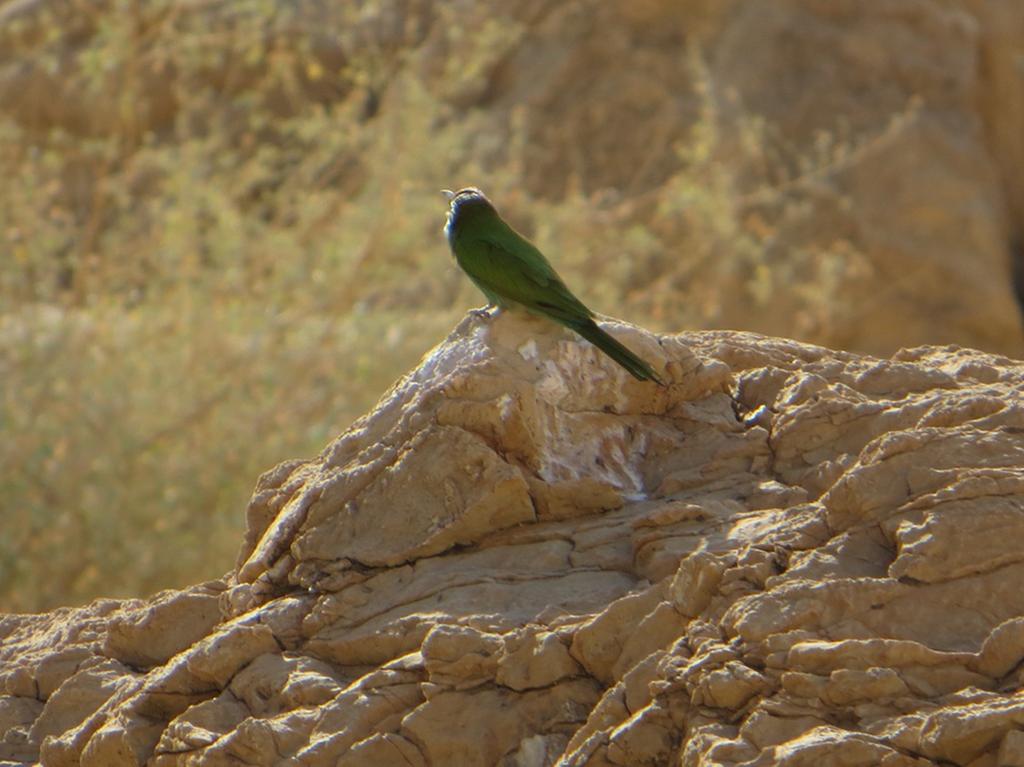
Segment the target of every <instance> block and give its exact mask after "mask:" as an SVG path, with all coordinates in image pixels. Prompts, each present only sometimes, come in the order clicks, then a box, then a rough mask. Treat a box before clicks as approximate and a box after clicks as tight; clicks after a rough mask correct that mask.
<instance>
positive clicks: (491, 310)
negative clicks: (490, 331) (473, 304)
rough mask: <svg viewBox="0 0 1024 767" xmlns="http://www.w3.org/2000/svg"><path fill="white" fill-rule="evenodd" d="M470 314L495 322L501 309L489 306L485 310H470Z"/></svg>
mask: <svg viewBox="0 0 1024 767" xmlns="http://www.w3.org/2000/svg"><path fill="white" fill-rule="evenodd" d="M469 313H470V314H472V315H473V316H474V317H477V318H479V319H481V320H493V319H494V318H495V317H497V316H498V315H499V314H500V313H501V307H500V306H496V305H495V304H487V306H485V307H484V308H483V309H470V310H469Z"/></svg>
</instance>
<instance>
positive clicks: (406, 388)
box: [0, 313, 1024, 767]
mask: <svg viewBox="0 0 1024 767" xmlns="http://www.w3.org/2000/svg"><path fill="white" fill-rule="evenodd" d="M610 327H611V329H612V331H613V332H616V333H622V334H623V335H627V334H628V336H629V339H630V342H631V343H632V344H634V345H635V346H636V347H637V348H638V349H640V350H642V352H643V353H644V354H645V356H647V357H648V358H649V359H650V361H651V362H652V364H654V365H655V367H656V368H657V369H658V370H659V371H662V372H664V374H665V376H666V377H667V378H668V379H670V385H669V386H668V387H665V388H661V387H658V386H656V385H654V384H651V383H640V382H636V381H634V380H633V379H631V378H629V377H628V376H627V375H626V374H625V373H624V372H622V371H621V370H619V369H618V368H617V367H616V366H615V365H614V364H613V363H611V362H610V361H608V360H606V359H604V358H603V357H600V356H597V355H596V354H594V353H592V352H591V351H590V350H588V349H587V348H586V346H585V344H584V342H582V341H579V340H577V339H575V337H573V336H571V335H569V334H568V333H567V332H565V331H562V330H559V329H557V328H554V327H551V326H549V325H546V324H544V323H542V322H538V321H537V320H534V319H532V318H529V317H524V316H520V315H517V314H516V313H506V314H503V315H501V316H499V317H497V318H493V319H490V320H482V319H479V318H475V317H470V318H467V319H466V320H465V321H464V322H463V323H462V324H461V325H460V326H459V327H458V328H457V329H456V330H455V331H454V332H453V334H452V335H451V337H450V338H449V339H448V340H447V341H446V342H445V343H444V344H442V345H441V346H439V347H438V348H437V349H436V350H434V351H433V352H432V353H431V354H430V355H428V356H427V357H426V358H425V359H424V361H423V362H422V363H421V365H420V367H419V368H418V369H417V370H415V371H413V372H412V373H411V374H410V375H409V376H407V377H406V378H405V379H403V380H402V381H400V382H399V383H398V384H397V385H396V386H395V387H394V388H393V389H392V390H391V391H390V392H389V393H388V394H387V395H386V396H385V398H384V399H383V400H382V401H381V403H380V405H379V406H378V408H377V409H376V410H374V411H373V412H372V413H371V414H369V415H368V416H366V417H365V418H364V419H362V420H361V421H360V422H358V423H357V424H356V425H355V426H354V427H353V429H352V430H351V431H350V432H348V433H346V434H345V435H342V436H341V437H339V438H338V440H337V441H335V442H334V443H332V444H331V445H330V446H328V447H327V448H326V449H325V450H324V452H323V453H322V454H321V455H320V456H319V457H317V458H315V459H313V460H311V461H307V462H290V463H289V464H287V465H286V466H285V467H284V468H282V469H280V470H275V471H272V472H269V473H268V474H266V475H264V477H263V478H262V480H261V483H260V487H259V488H258V489H257V492H256V495H255V496H254V500H253V502H252V504H251V505H250V513H249V517H248V518H249V522H250V525H252V529H250V530H249V532H248V534H247V536H246V542H245V544H244V546H243V552H242V556H241V557H240V560H239V568H238V570H237V571H236V572H235V573H233V574H231V575H230V576H229V577H228V579H227V583H225V584H204V585H201V586H197V587H195V588H193V589H191V590H188V591H184V592H166V593H163V594H159V595H157V596H156V597H154V598H153V599H152V600H150V601H149V602H146V601H142V600H131V601H126V602H117V601H114V600H104V601H101V602H97V603H95V604H93V605H89V606H87V607H84V608H79V609H76V610H66V609H65V610H58V611H54V612H53V613H50V614H47V615H41V616H6V617H4V618H2V619H0V637H2V640H3V641H2V642H0V725H2V726H3V733H2V737H0V748H2V749H3V750H2V752H0V754H2V757H3V758H5V759H9V760H10V759H16V760H21V761H23V762H30V761H33V760H35V759H37V758H38V759H39V760H40V761H41V762H42V763H43V764H44V765H76V764H80V765H86V766H88V765H136V764H143V763H146V764H151V765H154V767H174V766H176V765H221V764H224V765H228V764H235V765H237V764H249V765H278V764H281V765H291V767H299V766H300V765H308V766H310V767H313V766H315V765H337V764H342V765H349V766H350V767H354V766H357V765H390V764H394V765H409V764H413V765H423V766H424V767H429V765H441V764H444V765H449V764H459V765H463V764H464V765H474V764H481V765H492V764H502V765H529V766H530V767H533V766H534V765H553V764H560V765H565V766H567V767H568V766H569V765H577V766H580V767H582V766H583V765H588V766H589V767H596V765H661V764H680V765H693V766H694V767H712V765H715V766H718V765H721V767H727V766H728V767H731V766H734V765H741V764H742V765H747V766H748V767H749V766H750V765H764V766H765V767H767V766H768V765H792V766H794V767H795V766H796V765H808V766H809V765H815V766H817V765H851V764H852V765H865V766H866V765H895V766H897V767H903V766H904V765H905V766H907V767H910V766H911V765H914V766H915V767H916V766H917V765H927V764H939V763H943V764H955V765H964V766H966V765H973V766H974V767H977V766H978V765H989V764H990V765H999V764H1008V765H1012V764H1017V763H1020V762H1021V756H1020V755H1021V753H1024V748H1022V745H1021V744H1022V742H1024V741H1022V739H1021V736H1020V733H1021V732H1024V703H1022V702H1021V700H1019V698H1021V691H1022V690H1024V674H1022V672H1021V671H1020V665H1021V660H1022V658H1024V628H1022V625H1024V617H1022V616H1024V558H1022V557H1020V556H1018V555H1017V552H1016V547H1015V543H1016V541H1017V540H1018V539H1019V537H1020V536H1019V535H1017V533H1018V532H1019V529H1020V526H1021V522H1020V518H1024V482H1022V481H1021V480H1020V474H1019V468H1018V467H1019V466H1021V465H1024V462H1022V460H1021V459H1022V458H1024V415H1022V412H1024V409H1022V408H1020V407H1018V406H1017V402H1016V400H1017V398H1018V396H1019V394H1018V392H1019V391H1021V390H1022V389H1024V365H1020V364H1017V363H1014V362H1012V361H1010V360H1007V359H1004V358H999V357H994V356H991V355H986V354H983V353H980V352H971V351H968V350H961V349H936V348H926V349H917V350H909V351H905V352H902V353H901V354H900V355H899V356H898V359H895V360H877V359H869V358H865V357H859V356H857V355H853V354H847V353H835V352H830V351H828V350H826V349H822V348H820V347H811V346H803V345H800V344H797V343H794V342H790V341H783V340H779V339H769V338H763V337H758V336H752V335H746V334H741V333H729V332H702V333H691V334H686V335H682V336H677V337H675V338H673V339H657V338H655V337H654V336H651V335H646V334H644V333H642V332H641V331H639V330H637V329H633V328H625V327H624V326H617V325H611V326H610ZM526 346H528V347H529V354H526V355H525V356H524V354H523V351H522V350H523V349H524V347H526ZM441 434H444V435H448V436H447V437H445V438H444V439H440V438H439V436H438V435H441ZM449 477H450V478H451V482H450V483H447V484H446V482H445V480H446V478H449ZM488 483H489V484H488ZM495 487H498V488H504V489H499V490H495V489H494V488H495ZM397 488H402V492H401V493H400V494H397V495H396V492H397V490H396V489H397ZM439 488H440V489H439ZM444 488H447V490H445V489H444ZM552 488H561V489H558V490H552ZM571 488H576V489H577V490H578V495H577V494H575V493H574V491H572V490H571ZM577 497H578V499H579V506H578V507H573V506H572V503H573V499H574V498H577ZM524 504H525V505H524ZM525 507H529V509H528V513H521V511H517V509H523V508H525ZM270 509H275V510H276V511H274V512H273V513H271V511H270ZM418 509H422V510H423V513H424V515H426V516H425V517H424V518H423V519H419V518H417V517H416V512H417V510H418ZM336 518H340V519H341V520H342V521H338V519H336ZM371 520H372V522H373V524H372V525H371V524H369V522H370V521H371ZM341 531H344V532H343V534H342V532H341ZM392 531H393V533H394V535H393V537H389V536H391V532H392ZM410 531H418V532H410ZM321 535H322V536H323V537H322V539H321V538H320V537H319V536H321ZM417 536H419V538H417ZM424 541H429V546H426V548H424ZM314 554H315V556H314ZM214 603H217V605H218V606H219V610H222V611H223V613H222V614H221V613H217V614H216V615H215V614H214V613H213V612H212V609H211V608H212V605H213V604H214Z"/></svg>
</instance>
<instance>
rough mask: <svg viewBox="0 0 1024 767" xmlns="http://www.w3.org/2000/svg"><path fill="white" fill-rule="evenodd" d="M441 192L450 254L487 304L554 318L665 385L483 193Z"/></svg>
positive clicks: (631, 371)
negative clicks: (604, 327)
mask: <svg viewBox="0 0 1024 767" xmlns="http://www.w3.org/2000/svg"><path fill="white" fill-rule="evenodd" d="M443 194H444V195H445V196H446V197H447V198H448V200H449V202H450V206H449V208H448V221H447V223H446V224H445V227H444V233H445V235H446V236H447V237H448V244H449V245H450V246H451V249H452V255H454V256H455V260H456V261H457V262H458V264H459V266H460V267H461V268H462V271H464V272H465V273H466V274H467V275H469V279H471V280H473V282H474V283H475V284H476V286H477V287H478V288H480V290H482V291H483V294H484V295H485V296H487V301H488V304H489V306H496V307H498V308H499V309H500V308H504V307H506V306H509V305H516V306H521V307H523V308H524V309H526V310H527V311H528V312H530V313H532V314H537V315H540V316H541V317H547V318H548V319H550V320H554V321H555V322H557V323H558V324H559V325H564V326H565V327H567V328H569V329H570V330H574V331H576V332H577V333H579V334H580V335H581V336H583V337H584V338H585V339H587V340H588V341H590V343H592V344H594V346H596V347H597V348H598V349H600V350H601V351H603V352H604V353H605V354H607V355H608V356H609V357H611V358H612V359H613V360H615V361H616V362H617V363H619V365H621V366H622V367H623V368H625V369H626V371H628V372H629V374H630V375H632V376H633V377H634V378H636V379H639V380H641V381H654V382H655V383H658V384H661V385H662V386H664V383H663V382H662V380H661V379H660V378H658V376H657V375H655V373H654V371H653V370H651V367H650V365H648V364H647V363H646V362H644V361H643V360H642V359H640V358H639V357H637V356H636V355H635V354H633V352H631V351H630V350H629V349H627V348H626V347H625V346H623V345H622V344H620V343H619V342H618V341H616V340H615V339H614V338H612V337H611V336H610V335H608V334H607V333H606V332H604V331H603V330H601V328H599V327H598V326H597V323H596V322H594V313H593V312H592V311H590V309H588V308H587V307H586V306H584V304H583V302H582V301H580V300H579V299H578V298H576V296H574V295H573V294H572V292H571V291H570V290H569V288H567V287H566V286H565V283H564V282H562V279H561V278H560V277H559V276H558V274H557V273H556V272H555V270H554V268H552V266H551V264H550V263H548V260H547V259H546V258H544V254H543V253H541V252H540V251H539V250H537V248H536V247H534V245H533V244H532V243H531V242H530V241H529V240H527V239H526V238H525V237H523V236H522V235H521V234H519V232H517V231H516V230H515V229H513V228H512V227H511V226H509V225H508V224H506V223H505V222H504V221H503V220H502V218H501V216H499V215H498V211H497V210H495V208H494V206H493V205H492V204H491V201H490V200H488V199H487V197H486V196H485V195H484V193H483V192H481V191H480V190H479V189H477V188H475V187H467V188H466V189H460V190H459V191H458V192H452V191H449V190H447V189H445V190H443Z"/></svg>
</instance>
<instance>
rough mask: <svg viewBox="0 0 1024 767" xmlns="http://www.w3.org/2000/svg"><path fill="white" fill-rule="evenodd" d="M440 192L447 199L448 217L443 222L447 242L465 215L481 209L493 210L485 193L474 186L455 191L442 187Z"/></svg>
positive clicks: (470, 214)
mask: <svg viewBox="0 0 1024 767" xmlns="http://www.w3.org/2000/svg"><path fill="white" fill-rule="evenodd" d="M441 194H443V195H444V196H445V198H446V199H447V200H448V218H447V220H446V221H445V224H444V233H445V236H446V237H447V238H448V241H449V242H451V239H452V235H453V233H454V231H455V229H456V228H458V226H459V224H460V222H461V221H463V220H464V219H465V218H466V217H467V216H472V215H473V213H474V212H477V211H482V210H490V211H494V206H493V205H491V201H490V200H488V199H487V195H485V194H484V193H483V192H481V191H480V190H479V189H477V188H476V187H475V186H467V187H465V188H464V189H460V190H459V191H457V192H453V191H451V190H450V189H442V190H441Z"/></svg>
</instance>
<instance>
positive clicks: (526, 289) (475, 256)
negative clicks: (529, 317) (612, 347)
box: [456, 227, 593, 323]
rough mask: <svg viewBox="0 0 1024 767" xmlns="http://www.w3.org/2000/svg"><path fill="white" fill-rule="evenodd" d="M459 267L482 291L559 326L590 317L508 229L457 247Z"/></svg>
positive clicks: (537, 256) (537, 255) (540, 258)
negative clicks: (551, 320)
mask: <svg viewBox="0 0 1024 767" xmlns="http://www.w3.org/2000/svg"><path fill="white" fill-rule="evenodd" d="M456 255H457V257H458V260H459V264H460V266H462V268H463V270H465V272H466V274H468V275H469V276H470V277H471V278H472V280H473V281H474V282H475V283H476V284H477V285H478V286H479V287H480V288H481V289H482V290H483V291H484V293H493V294H495V295H497V296H499V297H500V298H502V299H504V300H506V301H513V302H515V303H518V304H522V305H523V306H524V307H526V308H527V309H530V310H531V311H534V312H537V313H539V314H544V315H546V316H548V317H551V318H552V319H554V320H557V321H559V322H562V323H574V322H578V321H580V320H582V319H586V318H588V317H591V316H593V313H592V312H591V311H590V310H589V309H588V308H587V307H586V306H585V305H584V304H583V302H582V301H580V300H579V299H578V298H576V296H574V295H573V294H572V293H571V292H570V290H569V288H567V287H566V286H565V283H564V282H562V280H561V278H560V277H559V276H558V274H557V273H556V272H555V270H554V269H553V268H552V266H551V264H549V263H548V260H547V259H546V258H544V255H543V254H542V253H541V252H540V251H539V250H537V248H535V247H534V246H533V245H532V244H530V243H529V242H528V241H527V240H525V239H523V238H522V237H520V236H519V235H518V234H517V233H516V232H515V231H513V230H512V229H511V228H505V227H495V228H493V230H492V231H490V232H486V233H479V234H476V235H475V236H471V237H468V238H466V240H465V241H463V242H460V243H459V247H458V248H457V253H456Z"/></svg>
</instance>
